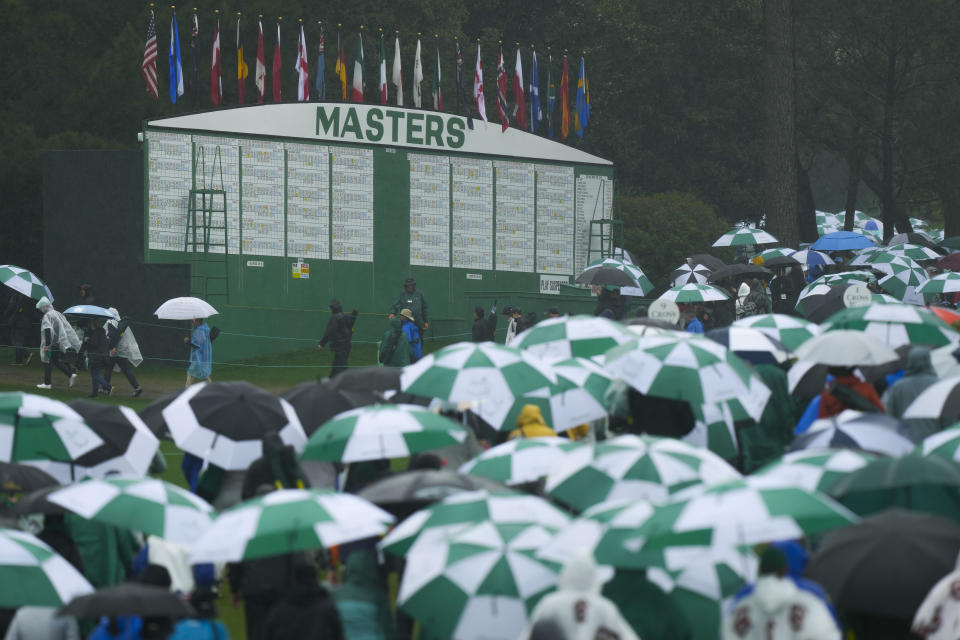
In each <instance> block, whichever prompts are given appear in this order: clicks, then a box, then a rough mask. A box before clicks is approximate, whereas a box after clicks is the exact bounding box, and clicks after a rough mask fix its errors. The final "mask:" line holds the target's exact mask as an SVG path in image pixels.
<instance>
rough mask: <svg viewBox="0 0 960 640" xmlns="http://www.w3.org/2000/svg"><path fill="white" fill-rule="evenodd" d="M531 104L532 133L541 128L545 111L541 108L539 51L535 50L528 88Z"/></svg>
mask: <svg viewBox="0 0 960 640" xmlns="http://www.w3.org/2000/svg"><path fill="white" fill-rule="evenodd" d="M527 96H528V97H529V104H530V133H535V132H536V130H537V129H539V128H540V121H541V120H543V111H542V110H541V109H540V72H539V70H538V69H537V52H536V50H534V52H533V60H532V61H531V62H530V87H529V88H528V90H527Z"/></svg>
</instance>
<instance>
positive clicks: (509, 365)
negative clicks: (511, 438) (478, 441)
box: [400, 342, 557, 430]
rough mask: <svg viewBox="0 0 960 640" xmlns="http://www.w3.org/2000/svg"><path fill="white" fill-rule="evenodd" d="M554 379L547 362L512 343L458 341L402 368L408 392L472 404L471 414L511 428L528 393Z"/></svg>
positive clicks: (552, 382)
mask: <svg viewBox="0 0 960 640" xmlns="http://www.w3.org/2000/svg"><path fill="white" fill-rule="evenodd" d="M556 382H557V378H556V376H555V375H554V374H553V372H552V371H551V370H550V367H549V365H547V363H545V362H542V361H541V360H539V359H538V358H536V357H534V356H532V355H530V354H529V353H526V352H524V351H521V350H520V349H514V348H513V347H507V346H503V345H498V344H494V343H492V342H481V343H479V344H474V343H472V342H459V343H457V344H453V345H450V346H449V347H444V348H442V349H439V350H437V351H434V352H433V353H431V354H430V355H428V356H424V357H423V359H421V360H419V361H418V362H416V363H414V364H411V365H408V366H406V367H404V368H403V373H402V374H401V375H400V387H401V389H402V390H403V391H406V392H407V393H412V394H414V395H418V396H424V397H427V398H439V399H441V400H446V401H448V402H458V403H459V402H465V403H472V404H473V408H472V410H473V412H474V413H476V414H477V415H479V416H480V417H481V418H483V419H484V420H486V421H487V422H489V423H490V424H491V425H493V427H494V428H495V429H503V430H511V429H513V427H514V422H515V420H516V416H517V414H518V413H519V412H520V409H521V408H522V405H523V402H522V400H521V401H518V400H520V399H521V397H522V396H523V395H524V394H526V393H529V392H531V391H535V390H538V389H543V388H545V387H546V388H549V387H552V386H553V385H555V384H556Z"/></svg>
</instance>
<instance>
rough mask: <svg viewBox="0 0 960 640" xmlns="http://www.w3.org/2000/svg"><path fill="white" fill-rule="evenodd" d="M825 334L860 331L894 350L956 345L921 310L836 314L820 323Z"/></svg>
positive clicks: (871, 308)
mask: <svg viewBox="0 0 960 640" xmlns="http://www.w3.org/2000/svg"><path fill="white" fill-rule="evenodd" d="M822 328H823V330H824V332H827V331H836V330H839V329H850V330H853V331H863V332H864V333H868V334H870V335H871V336H873V337H874V338H877V339H879V340H880V341H882V342H883V343H884V344H886V345H888V346H889V347H891V348H893V349H896V348H897V347H899V346H902V345H907V344H918V345H926V346H930V347H942V346H945V345H948V344H952V343H955V342H957V340H958V338H960V336H958V334H957V332H956V331H954V330H953V329H951V328H950V325H948V324H947V323H945V322H944V321H943V320H941V319H940V318H938V317H937V315H936V314H935V313H933V312H932V311H930V310H929V309H926V308H924V307H916V306H913V305H906V304H870V305H867V306H865V307H852V308H849V309H843V310H841V311H838V312H836V313H835V314H833V315H832V316H830V317H829V318H827V321H826V322H824V323H823V325H822Z"/></svg>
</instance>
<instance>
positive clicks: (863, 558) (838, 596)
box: [806, 509, 960, 621]
mask: <svg viewBox="0 0 960 640" xmlns="http://www.w3.org/2000/svg"><path fill="white" fill-rule="evenodd" d="M958 551H960V527H958V526H957V525H956V524H954V523H953V522H951V521H950V520H948V519H946V518H941V517H940V516H932V515H927V514H923V513H917V512H914V511H906V510H903V509H890V510H889V511H885V512H883V513H880V514H877V515H875V516H870V517H869V518H864V519H863V521H861V522H860V523H859V524H855V525H852V526H849V527H843V528H842V529H836V530H834V531H831V532H830V533H828V534H827V535H826V536H825V537H824V539H823V541H822V543H821V544H820V546H819V547H818V548H817V550H816V551H815V552H814V554H813V556H812V558H811V559H810V564H808V565H807V569H806V575H807V576H808V577H810V578H812V579H814V580H816V581H817V582H819V583H820V584H822V585H823V587H824V588H825V589H826V590H827V593H829V594H830V597H831V599H832V600H833V602H834V603H835V604H836V605H837V607H838V608H840V609H843V610H844V611H849V612H853V613H860V614H867V615H876V616H883V617H888V618H895V619H899V620H906V621H910V620H912V619H913V615H914V613H916V611H917V608H918V607H919V606H920V603H921V602H923V599H924V597H926V595H927V592H928V591H930V588H931V587H932V586H933V585H934V584H936V583H937V581H938V580H940V578H942V577H943V576H944V575H946V574H948V573H950V572H951V571H953V569H954V567H955V565H956V561H957V552H958Z"/></svg>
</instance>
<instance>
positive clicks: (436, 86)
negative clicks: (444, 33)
mask: <svg viewBox="0 0 960 640" xmlns="http://www.w3.org/2000/svg"><path fill="white" fill-rule="evenodd" d="M433 110H434V111H443V91H442V90H441V89H440V47H437V58H436V60H435V61H434V63H433Z"/></svg>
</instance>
